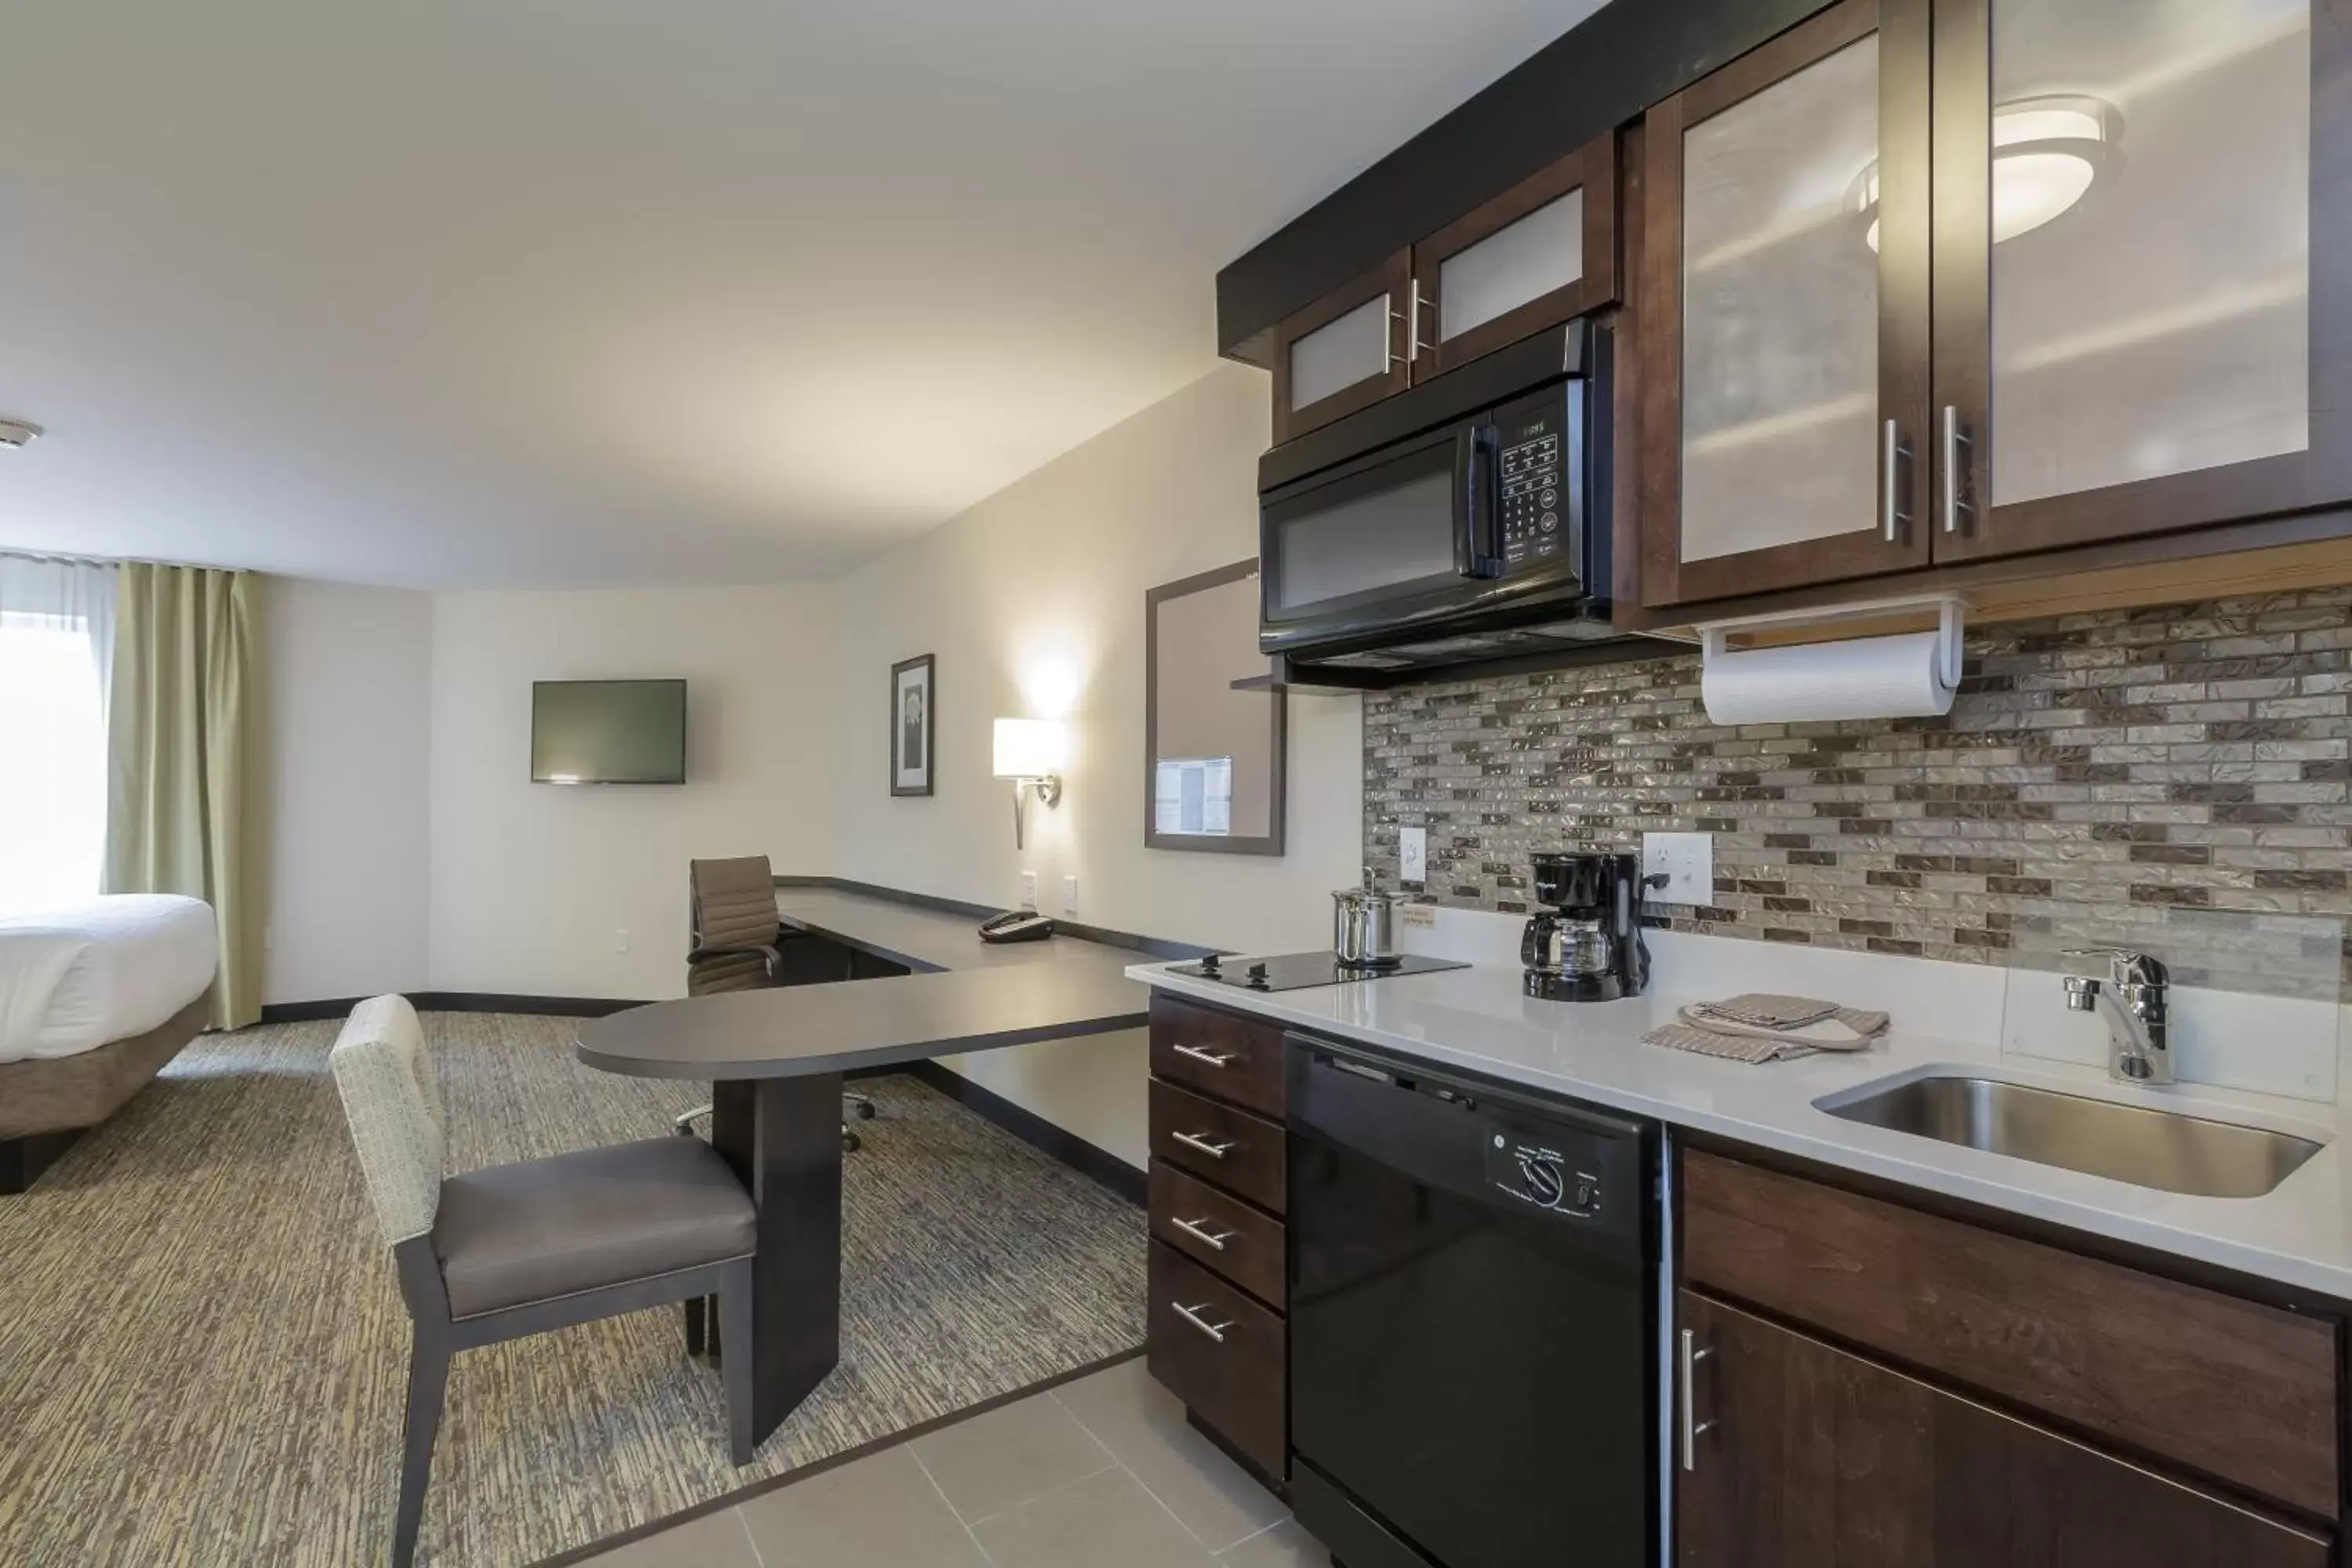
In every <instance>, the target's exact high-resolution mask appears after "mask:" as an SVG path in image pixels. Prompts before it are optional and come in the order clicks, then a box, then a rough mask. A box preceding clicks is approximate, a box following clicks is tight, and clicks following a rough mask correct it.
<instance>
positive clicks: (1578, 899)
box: [1519, 851, 1650, 1002]
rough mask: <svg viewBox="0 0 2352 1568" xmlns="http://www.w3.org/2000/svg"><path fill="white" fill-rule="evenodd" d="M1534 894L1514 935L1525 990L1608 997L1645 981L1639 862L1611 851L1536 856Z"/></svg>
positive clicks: (1571, 997)
mask: <svg viewBox="0 0 2352 1568" xmlns="http://www.w3.org/2000/svg"><path fill="white" fill-rule="evenodd" d="M1535 893H1536V901H1537V902H1538V903H1539V904H1546V905H1549V906H1550V907H1549V908H1548V909H1546V910H1543V911H1542V912H1540V913H1538V914H1536V915H1532V916H1530V917H1529V918H1528V924H1527V930H1526V931H1525V933H1524V934H1523V935H1522V936H1521V937H1520V939H1519V958H1520V961H1521V962H1522V963H1525V964H1526V965H1527V971H1528V974H1527V993H1528V995H1530V996H1540V997H1542V998H1544V999H1546V1000H1547V1001H1552V1002H1613V1001H1615V1000H1617V999H1618V998H1619V997H1621V996H1638V995H1640V994H1642V992H1643V989H1644V988H1646V987H1647V986H1648V985H1649V984H1650V950H1649V949H1648V948H1647V947H1646V946H1644V945H1643V942H1642V921H1641V907H1642V862H1641V858H1640V857H1639V856H1636V855H1633V854H1628V853H1622V852H1618V851H1578V852H1573V853H1563V854H1557V855H1538V856H1537V857H1536V858H1535Z"/></svg>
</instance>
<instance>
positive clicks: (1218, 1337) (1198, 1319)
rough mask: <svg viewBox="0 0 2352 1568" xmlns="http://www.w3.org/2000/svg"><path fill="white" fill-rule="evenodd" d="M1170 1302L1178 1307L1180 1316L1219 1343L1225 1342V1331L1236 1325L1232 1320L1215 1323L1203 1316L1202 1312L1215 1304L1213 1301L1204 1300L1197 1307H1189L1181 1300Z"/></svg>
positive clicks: (1177, 1312) (1174, 1306)
mask: <svg viewBox="0 0 2352 1568" xmlns="http://www.w3.org/2000/svg"><path fill="white" fill-rule="evenodd" d="M1168 1304H1169V1305H1170V1306H1171V1307H1173V1308H1175V1309H1176V1315H1177V1316H1178V1317H1180V1318H1181V1319H1183V1320H1184V1321H1186V1322H1188V1323H1190V1324H1192V1326H1193V1327H1194V1328H1196V1329H1198V1330H1200V1331H1202V1333H1204V1334H1206V1335H1208V1336H1209V1337H1210V1338H1211V1339H1213V1340H1214V1341H1216V1342H1218V1343H1219V1344H1223V1343H1224V1342H1225V1333H1226V1331H1228V1330H1230V1329H1231V1328H1232V1327H1233V1326H1234V1325H1233V1324H1232V1323H1231V1322H1230V1321H1227V1322H1223V1323H1213V1322H1211V1321H1209V1320H1208V1319H1206V1318H1204V1317H1202V1316H1201V1314H1202V1313H1203V1312H1205V1311H1207V1310H1209V1308H1210V1307H1211V1306H1212V1305H1213V1303H1212V1302H1208V1301H1203V1302H1202V1303H1201V1304H1200V1305H1199V1306H1197V1307H1187V1306H1186V1305H1184V1303H1182V1302H1181V1301H1171V1302H1169V1303H1168Z"/></svg>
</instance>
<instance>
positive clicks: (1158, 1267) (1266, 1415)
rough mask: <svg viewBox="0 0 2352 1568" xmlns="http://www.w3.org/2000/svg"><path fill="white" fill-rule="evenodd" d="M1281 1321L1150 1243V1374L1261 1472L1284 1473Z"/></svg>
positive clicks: (1285, 1372)
mask: <svg viewBox="0 0 2352 1568" xmlns="http://www.w3.org/2000/svg"><path fill="white" fill-rule="evenodd" d="M1287 1354H1288V1351H1287V1348H1286V1345H1285V1343H1284V1341H1283V1325H1282V1320H1281V1319H1280V1318H1278V1317H1276V1316H1275V1314H1274V1313H1272V1312H1270V1311H1268V1310H1266V1309H1265V1308H1264V1307H1261V1306H1259V1305H1258V1304H1257V1303H1256V1302H1255V1301H1253V1300H1250V1299H1249V1298H1248V1297H1247V1296H1245V1295H1244V1294H1243V1293H1242V1292H1241V1291H1239V1290H1237V1289H1234V1287H1233V1286H1231V1285H1228V1284H1226V1283H1225V1282H1224V1281H1223V1280H1222V1279H1218V1278H1217V1277H1216V1276H1215V1275H1213V1274H1211V1273H1210V1272H1209V1271H1208V1270H1207V1269H1205V1268H1201V1267H1200V1266H1199V1265H1197V1264H1195V1263H1193V1262H1192V1260H1191V1259H1190V1258H1186V1257H1184V1255H1183V1254H1181V1253H1180V1252H1178V1251H1177V1250H1176V1249H1175V1248H1174V1247H1170V1246H1168V1245H1167V1244H1166V1243H1164V1242H1158V1241H1155V1242H1153V1243H1152V1244H1151V1311H1150V1351H1149V1355H1150V1367H1151V1375H1152V1376H1153V1377H1156V1378H1158V1379H1159V1380H1160V1383H1161V1384H1162V1385H1163V1386H1165V1387H1166V1388H1167V1390H1168V1391H1169V1392H1170V1393H1171V1394H1174V1395H1175V1396H1176V1397H1177V1398H1179V1399H1181V1400H1182V1401H1183V1402H1184V1404H1185V1406H1186V1408H1188V1409H1190V1410H1191V1411H1192V1414H1193V1415H1196V1416H1198V1417H1200V1419H1201V1421H1202V1424H1203V1425H1205V1426H1210V1427H1212V1428H1213V1429H1214V1430H1215V1432H1216V1433H1217V1435H1218V1436H1221V1437H1223V1438H1224V1440H1225V1441H1226V1442H1228V1443H1231V1444H1232V1445H1233V1446H1234V1447H1236V1448H1238V1449H1240V1450H1241V1451H1242V1453H1243V1454H1244V1456H1245V1457H1246V1458H1249V1459H1250V1460H1251V1461H1252V1462H1254V1463H1255V1464H1256V1466H1257V1467H1258V1468H1260V1469H1262V1470H1264V1471H1265V1473H1266V1474H1267V1475H1269V1476H1273V1477H1275V1478H1276V1479H1281V1478H1283V1477H1284V1476H1286V1475H1287V1474H1288V1466H1287V1464H1286V1452H1285V1450H1286V1448H1287V1447H1288V1446H1289V1440H1290V1426H1289V1405H1288V1399H1289V1395H1288V1392H1287V1384H1288V1369H1287V1367H1286V1364H1285V1363H1286V1356H1287Z"/></svg>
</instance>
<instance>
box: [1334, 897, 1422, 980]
mask: <svg viewBox="0 0 2352 1568" xmlns="http://www.w3.org/2000/svg"><path fill="white" fill-rule="evenodd" d="M1402 902H1404V895H1403V894H1402V893H1381V892H1375V891H1373V890H1372V889H1370V888H1340V889H1337V890H1336V891H1334V892H1333V893H1332V895H1331V951H1332V952H1335V953H1337V954H1339V962H1340V963H1345V964H1348V965H1350V966H1351V967H1354V968H1357V969H1384V968H1386V967H1387V966H1388V965H1390V964H1391V963H1395V962H1396V961H1397V960H1398V958H1399V957H1400V956H1402V955H1401V954H1400V953H1399V952H1397V942H1396V911H1397V906H1398V905H1399V904H1402Z"/></svg>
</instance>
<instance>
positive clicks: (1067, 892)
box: [1062, 877, 1078, 915]
mask: <svg viewBox="0 0 2352 1568" xmlns="http://www.w3.org/2000/svg"><path fill="white" fill-rule="evenodd" d="M1062 912H1063V913H1064V914H1066V915H1075V914H1076V913H1077V912H1078V879H1076V877H1065V878H1063V879H1062Z"/></svg>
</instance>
